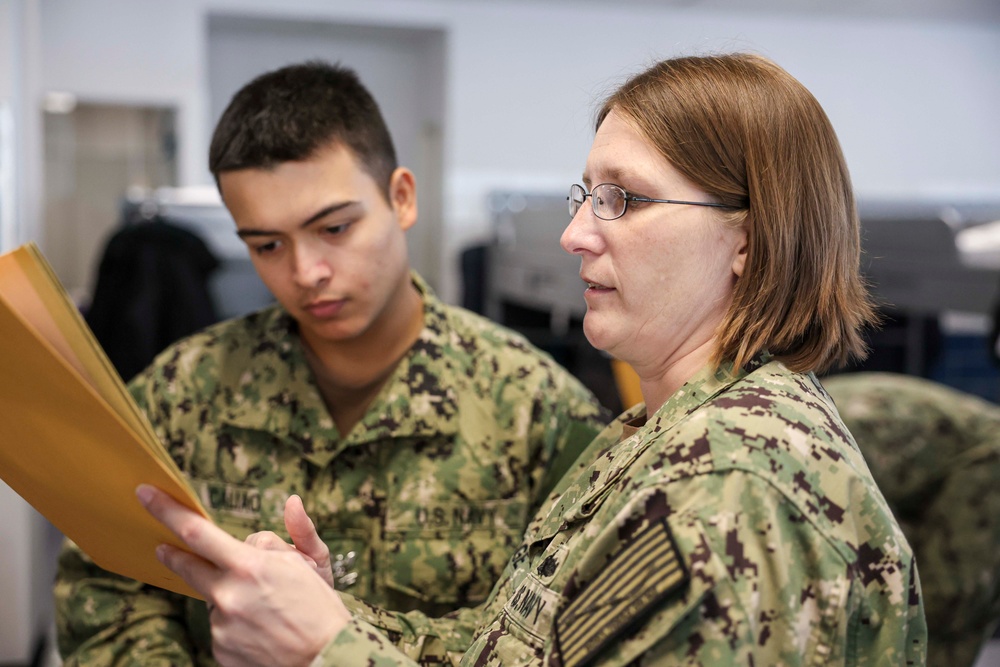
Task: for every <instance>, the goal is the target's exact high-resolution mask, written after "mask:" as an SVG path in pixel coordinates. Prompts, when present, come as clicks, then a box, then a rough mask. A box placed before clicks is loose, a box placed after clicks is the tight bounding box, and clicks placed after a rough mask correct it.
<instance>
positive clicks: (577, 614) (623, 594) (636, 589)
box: [553, 520, 689, 667]
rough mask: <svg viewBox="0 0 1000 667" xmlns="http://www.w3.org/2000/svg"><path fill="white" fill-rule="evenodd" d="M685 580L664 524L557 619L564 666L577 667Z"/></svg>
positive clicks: (625, 552)
mask: <svg viewBox="0 0 1000 667" xmlns="http://www.w3.org/2000/svg"><path fill="white" fill-rule="evenodd" d="M688 580H689V575H688V572H687V568H686V567H685V566H684V561H683V560H682V559H681V557H680V555H679V553H678V551H677V545H676V544H675V543H674V538H673V535H671V533H670V528H669V527H668V526H667V523H666V521H663V520H659V521H656V522H655V523H654V524H652V525H650V526H649V527H648V528H646V529H645V530H643V531H642V532H641V533H639V534H638V535H636V536H635V538H634V539H633V540H632V542H630V543H629V544H628V545H626V546H625V547H624V548H623V549H622V551H620V552H619V553H618V554H617V555H616V556H615V557H614V558H613V559H612V560H611V561H610V562H609V563H608V565H607V567H606V568H605V569H604V571H603V572H601V574H599V575H598V576H597V577H596V578H595V579H594V580H593V581H591V582H590V583H589V584H587V585H586V587H585V588H584V589H583V590H582V591H581V592H580V595H579V596H578V597H577V598H576V599H575V600H573V601H572V602H571V603H570V604H569V605H567V606H566V608H564V609H563V610H562V611H560V612H559V614H558V616H556V619H555V646H554V647H553V648H554V651H555V652H556V654H557V655H558V658H557V660H558V663H559V664H561V665H562V667H581V666H582V665H585V664H587V663H588V662H589V661H590V660H591V659H592V658H593V657H594V656H596V655H597V654H598V653H599V652H600V651H601V650H602V649H603V648H605V647H606V646H607V645H608V644H609V643H610V642H611V641H612V640H613V639H615V638H616V637H618V636H619V635H620V634H621V633H623V632H624V631H625V630H627V629H628V628H629V627H631V626H633V625H634V624H635V623H637V622H638V621H640V620H641V619H642V618H643V617H644V616H645V615H646V614H647V612H649V611H651V610H652V608H653V607H654V606H655V605H656V604H657V603H658V602H660V601H661V600H663V599H664V598H666V597H668V596H670V595H672V594H673V593H675V592H677V591H678V590H680V589H681V588H682V587H683V586H684V585H685V584H686V583H687V582H688Z"/></svg>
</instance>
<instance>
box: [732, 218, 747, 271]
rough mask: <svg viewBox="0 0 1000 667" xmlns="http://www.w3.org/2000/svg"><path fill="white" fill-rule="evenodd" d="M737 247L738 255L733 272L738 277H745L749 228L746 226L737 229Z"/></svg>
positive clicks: (734, 259)
mask: <svg viewBox="0 0 1000 667" xmlns="http://www.w3.org/2000/svg"><path fill="white" fill-rule="evenodd" d="M737 234H738V240H737V249H736V256H735V257H734V258H733V274H735V275H736V277H737V278H742V277H743V269H745V268H746V265H747V245H748V243H747V230H746V229H745V228H744V227H740V229H739V230H738V231H737Z"/></svg>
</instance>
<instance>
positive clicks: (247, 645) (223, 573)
mask: <svg viewBox="0 0 1000 667" xmlns="http://www.w3.org/2000/svg"><path fill="white" fill-rule="evenodd" d="M136 495H137V496H138V498H139V500H140V502H141V503H142V504H143V506H144V507H145V508H146V509H147V511H149V513H150V514H152V515H153V516H154V517H155V518H156V519H157V520H158V521H160V522H161V523H162V524H163V525H164V526H166V527H167V528H168V529H170V530H171V531H172V532H173V533H174V534H176V535H177V537H178V538H180V540H181V541H182V542H184V544H186V545H187V546H188V548H189V549H190V553H189V552H186V551H182V550H180V549H176V548H174V547H171V546H168V545H161V546H160V547H158V548H157V558H159V559H160V561H161V562H162V563H163V564H164V565H166V566H167V567H168V568H169V569H171V570H172V571H174V572H175V573H177V574H178V575H179V576H180V577H181V578H183V579H184V580H185V581H186V582H187V583H188V584H189V585H190V586H191V587H192V588H194V589H195V590H196V591H198V592H199V593H201V594H202V595H203V596H204V597H205V599H206V600H207V601H208V602H209V605H210V608H212V613H211V617H210V620H211V623H212V645H213V651H214V653H215V658H216V660H217V661H218V662H219V663H220V664H221V665H224V666H225V665H237V664H239V665H274V664H290V665H297V664H302V665H307V664H309V662H310V661H311V660H312V659H313V658H314V657H315V656H316V654H318V653H319V651H320V650H321V649H322V648H323V646H324V645H325V644H326V643H327V642H328V641H329V640H330V639H331V638H332V637H333V636H334V635H336V634H337V632H339V631H340V630H341V629H342V628H343V627H344V626H345V625H346V624H347V623H348V621H350V618H351V616H350V613H349V612H348V611H347V609H346V608H345V607H344V605H343V603H342V602H341V601H340V597H339V596H338V595H337V593H336V592H335V591H334V590H333V588H332V587H331V586H318V585H317V584H318V583H319V581H320V579H321V577H318V575H317V569H316V568H315V566H314V565H313V564H310V563H308V562H307V561H306V559H304V558H303V557H302V555H301V554H300V553H299V552H298V551H296V550H293V549H292V548H291V547H289V548H287V549H269V548H255V547H254V546H252V545H248V544H244V543H243V542H240V541H239V540H237V539H235V538H234V537H232V536H231V535H229V534H228V533H226V532H225V531H223V530H221V529H220V528H218V527H217V526H215V525H214V524H213V523H212V522H211V521H208V520H207V519H205V518H203V517H201V516H199V515H198V514H196V513H195V512H192V511H191V510H189V509H187V508H186V507H184V506H183V505H181V504H179V503H177V502H176V501H174V500H173V498H171V497H170V496H168V495H167V494H165V493H163V492H162V491H159V490H158V489H155V488H153V487H150V486H146V485H142V486H140V487H139V488H138V489H137V490H136ZM300 506H301V503H300ZM302 514H303V516H304V510H303V512H302ZM305 518H306V520H307V521H308V517H305ZM310 525H311V522H310ZM313 532H315V530H313ZM306 537H308V536H306ZM317 539H318V537H317ZM313 546H315V545H313ZM306 555H309V554H306ZM319 555H320V556H322V554H321V553H320V554H319ZM310 558H312V556H311V555H310ZM326 558H327V568H329V554H327V556H326Z"/></svg>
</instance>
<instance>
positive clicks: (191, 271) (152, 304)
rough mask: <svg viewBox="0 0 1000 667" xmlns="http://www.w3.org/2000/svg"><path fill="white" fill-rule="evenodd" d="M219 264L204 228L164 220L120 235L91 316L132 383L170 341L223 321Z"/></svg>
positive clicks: (102, 269)
mask: <svg viewBox="0 0 1000 667" xmlns="http://www.w3.org/2000/svg"><path fill="white" fill-rule="evenodd" d="M218 266H219V262H218V260H217V259H216V258H215V256H214V255H213V254H212V253H211V251H209V249H208V247H207V246H206V245H205V242H204V241H203V240H202V239H201V238H200V237H199V236H198V235H197V234H195V233H194V232H191V231H189V230H187V229H184V228H182V227H180V226H178V225H175V224H171V223H170V222H167V221H166V220H163V219H161V218H153V219H152V220H150V221H143V222H137V223H133V224H128V225H125V226H124V227H122V228H121V229H119V230H118V231H117V232H115V233H114V234H113V235H112V237H111V238H110V239H109V241H108V244H107V246H106V247H105V250H104V254H103V256H102V258H101V262H100V266H99V268H98V273H97V283H96V285H95V287H94V297H93V300H92V301H91V304H90V307H89V308H88V309H87V311H86V320H87V323H88V324H89V325H90V328H91V329H92V330H93V332H94V335H95V336H96V337H97V340H98V342H100V344H101V346H103V347H104V349H105V351H106V352H107V354H108V357H109V358H110V359H111V362H112V364H114V366H115V368H116V369H117V370H118V373H119V374H120V375H121V376H122V378H123V379H124V380H125V381H128V380H129V379H131V378H132V376H134V375H135V374H136V373H138V372H139V371H141V370H143V369H144V368H145V367H146V366H147V365H148V364H149V363H150V362H151V361H152V360H153V358H154V357H155V356H156V355H157V354H158V353H159V352H160V351H161V350H163V349H164V348H165V347H167V346H168V345H169V344H170V343H173V342H174V341H176V340H178V339H179V338H182V337H184V336H186V335H188V334H191V333H194V332H195V331H198V330H199V329H202V328H204V327H206V326H208V325H209V324H213V323H214V322H216V321H218V316H217V315H216V308H215V305H214V303H213V300H212V296H211V293H210V291H209V284H208V281H209V277H210V276H211V274H212V272H213V271H215V269H216V268H218Z"/></svg>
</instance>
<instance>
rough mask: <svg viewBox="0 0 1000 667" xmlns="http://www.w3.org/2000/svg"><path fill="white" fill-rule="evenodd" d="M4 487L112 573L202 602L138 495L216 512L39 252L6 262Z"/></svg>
mask: <svg viewBox="0 0 1000 667" xmlns="http://www.w3.org/2000/svg"><path fill="white" fill-rule="evenodd" d="M0 478H2V479H3V480H4V481H5V482H6V483H7V484H8V485H9V486H10V487H11V488H12V489H14V491H15V492H16V493H18V494H19V495H20V496H21V497H22V498H24V499H25V500H26V501H27V502H28V503H30V504H31V505H32V506H33V507H34V508H35V509H37V510H38V511H39V512H40V513H41V514H42V515H44V516H45V517H46V518H48V519H49V521H51V522H52V524H53V525H55V526H56V527H57V528H58V529H59V530H61V531H62V532H63V534H64V535H66V536H67V537H69V538H70V539H72V540H73V541H74V542H76V543H77V544H78V545H79V546H80V548H81V549H83V550H84V551H85V552H86V553H87V554H88V555H89V556H90V557H91V558H93V559H94V562H96V563H97V564H98V565H100V566H101V567H103V568H105V569H106V570H110V571H112V572H117V573H118V574H122V575H124V576H127V577H131V578H134V579H138V580H140V581H143V582H146V583H149V584H153V585H155V586H160V587H162V588H166V589H168V590H171V591H175V592H178V593H183V594H185V595H190V596H192V597H200V596H199V595H198V594H197V593H195V591H193V590H192V589H190V588H189V587H188V586H187V584H185V583H184V581H182V580H181V579H180V578H178V577H177V576H176V575H174V574H173V573H172V572H170V571H169V570H168V569H166V568H165V567H163V566H162V565H161V564H160V563H159V561H157V560H156V556H155V548H156V546H157V545H158V544H161V543H170V544H174V545H176V546H178V547H181V546H182V545H181V544H180V543H179V542H178V541H177V539H176V538H175V537H174V536H173V535H172V534H171V533H170V532H169V531H167V530H166V529H165V528H163V527H162V526H161V525H160V524H159V523H157V522H156V521H155V520H154V519H153V518H152V517H151V516H149V514H147V513H146V511H145V510H144V509H143V508H142V506H141V505H140V504H139V502H138V500H137V499H136V498H135V487H136V486H138V485H139V484H140V483H146V484H152V485H154V486H157V487H159V488H161V489H163V490H164V491H166V492H167V493H169V494H170V495H172V496H173V497H174V498H176V499H177V500H178V501H180V502H182V503H184V504H185V505H187V506H188V507H191V508H192V509H194V510H196V511H198V512H199V513H201V514H202V515H203V516H207V513H206V512H205V510H204V508H203V507H202V505H201V503H200V502H199V500H198V498H197V496H196V495H195V493H194V492H193V491H192V490H191V488H190V487H189V486H188V485H187V482H186V481H185V479H184V476H183V475H182V474H181V472H180V471H179V470H178V469H177V467H176V465H175V464H174V463H173V461H172V460H171V459H170V457H169V455H168V454H167V453H166V451H165V450H164V449H163V447H162V445H160V443H159V442H158V441H157V439H156V436H155V434H153V432H152V429H151V428H150V427H149V424H148V422H147V421H146V419H145V417H144V416H143V415H142V413H141V411H140V410H139V409H138V406H136V405H135V403H134V401H132V398H131V396H129V394H128V392H127V391H126V390H125V387H124V384H123V383H122V381H121V378H119V377H118V375H117V373H116V372H115V371H114V368H113V367H112V366H111V363H110V362H109V361H108V359H107V356H106V355H105V354H104V352H103V350H101V348H100V345H99V344H98V343H97V341H96V339H95V338H94V337H93V334H92V333H91V332H90V330H89V329H88V328H87V326H86V324H85V323H84V321H83V319H82V318H81V317H80V316H79V313H78V312H77V311H76V309H75V307H74V306H73V304H72V302H71V301H70V299H69V298H68V296H67V295H66V293H65V290H63V289H62V287H61V286H60V285H59V283H58V281H57V280H56V279H55V277H54V274H53V273H52V271H51V269H50V268H49V266H48V264H47V263H46V262H45V260H44V258H43V257H42V256H41V253H39V252H38V250H37V248H34V247H33V246H23V247H21V248H19V249H17V250H15V251H13V252H11V253H7V254H5V255H0Z"/></svg>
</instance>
